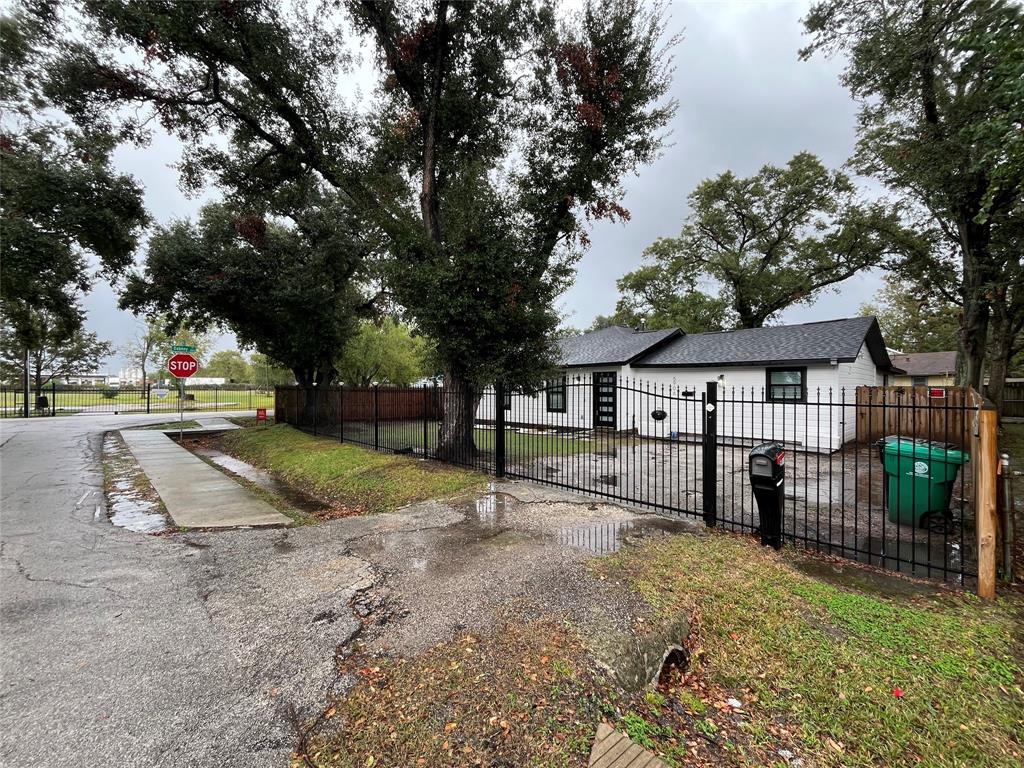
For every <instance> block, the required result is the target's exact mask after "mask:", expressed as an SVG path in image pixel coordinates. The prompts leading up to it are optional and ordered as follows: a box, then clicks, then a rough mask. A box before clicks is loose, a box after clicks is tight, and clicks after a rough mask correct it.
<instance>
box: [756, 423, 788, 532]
mask: <svg viewBox="0 0 1024 768" xmlns="http://www.w3.org/2000/svg"><path fill="white" fill-rule="evenodd" d="M749 460H750V487H751V488H753V490H754V499H755V500H756V501H757V511H758V515H759V516H760V518H761V543H762V544H764V545H765V546H769V547H774V548H775V549H779V548H780V547H782V503H783V493H784V491H785V488H784V485H783V484H784V482H785V477H786V475H785V460H786V451H785V450H784V449H783V447H782V446H781V445H780V444H779V443H762V444H761V445H756V446H754V447H753V448H752V449H751V451H750V457H749Z"/></svg>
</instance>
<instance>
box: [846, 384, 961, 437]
mask: <svg viewBox="0 0 1024 768" xmlns="http://www.w3.org/2000/svg"><path fill="white" fill-rule="evenodd" d="M977 397H979V395H978V394H977V393H976V392H973V391H972V390H968V389H962V388H945V389H943V388H934V387H857V441H858V442H864V443H866V442H874V441H875V440H878V439H880V438H882V437H885V436H886V435H901V436H905V437H915V438H923V439H925V440H936V441H939V442H943V443H953V444H955V445H957V446H960V447H966V445H967V443H968V442H969V438H970V428H971V419H972V418H973V417H974V407H975V406H974V405H973V403H974V402H975V400H974V398H977Z"/></svg>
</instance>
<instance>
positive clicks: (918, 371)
mask: <svg viewBox="0 0 1024 768" xmlns="http://www.w3.org/2000/svg"><path fill="white" fill-rule="evenodd" d="M892 364H893V365H895V366H896V367H897V368H902V369H903V370H904V371H905V372H906V373H907V374H908V375H910V376H934V375H938V374H950V373H955V372H956V352H955V351H954V352H915V353H913V354H909V355H900V354H897V355H893V356H892Z"/></svg>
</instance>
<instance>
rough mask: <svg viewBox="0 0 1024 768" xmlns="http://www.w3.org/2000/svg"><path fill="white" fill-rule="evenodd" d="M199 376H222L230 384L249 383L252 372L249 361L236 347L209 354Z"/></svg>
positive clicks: (251, 380)
mask: <svg viewBox="0 0 1024 768" xmlns="http://www.w3.org/2000/svg"><path fill="white" fill-rule="evenodd" d="M199 375H200V376H207V377H215V378H222V379H224V380H225V381H227V382H229V383H231V384H251V383H252V382H253V372H252V368H251V367H250V365H249V362H248V361H247V360H246V359H245V358H244V357H243V356H242V353H241V352H239V351H238V350H237V349H223V350H221V351H220V352H214V353H213V354H212V355H210V359H209V361H207V363H206V365H204V366H203V367H202V368H201V369H200V371H199Z"/></svg>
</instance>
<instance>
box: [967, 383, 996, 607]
mask: <svg viewBox="0 0 1024 768" xmlns="http://www.w3.org/2000/svg"><path fill="white" fill-rule="evenodd" d="M998 428H999V414H998V413H997V412H996V410H995V406H993V405H992V404H991V403H990V402H988V401H985V403H984V404H983V405H982V406H981V408H980V410H979V411H978V441H977V446H978V450H977V451H976V452H975V455H974V456H972V457H971V460H972V461H975V462H977V463H976V465H975V466H976V467H977V469H976V472H977V474H976V475H975V487H974V494H975V501H976V504H975V507H976V515H977V521H978V522H977V525H978V596H979V597H982V598H985V599H988V600H991V599H993V598H995V596H996V524H997V521H996V516H997V515H998V503H997V500H996V499H997V494H998V487H997V482H998V480H997V477H998V473H999V450H998V442H997V439H996V433H997V431H998Z"/></svg>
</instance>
